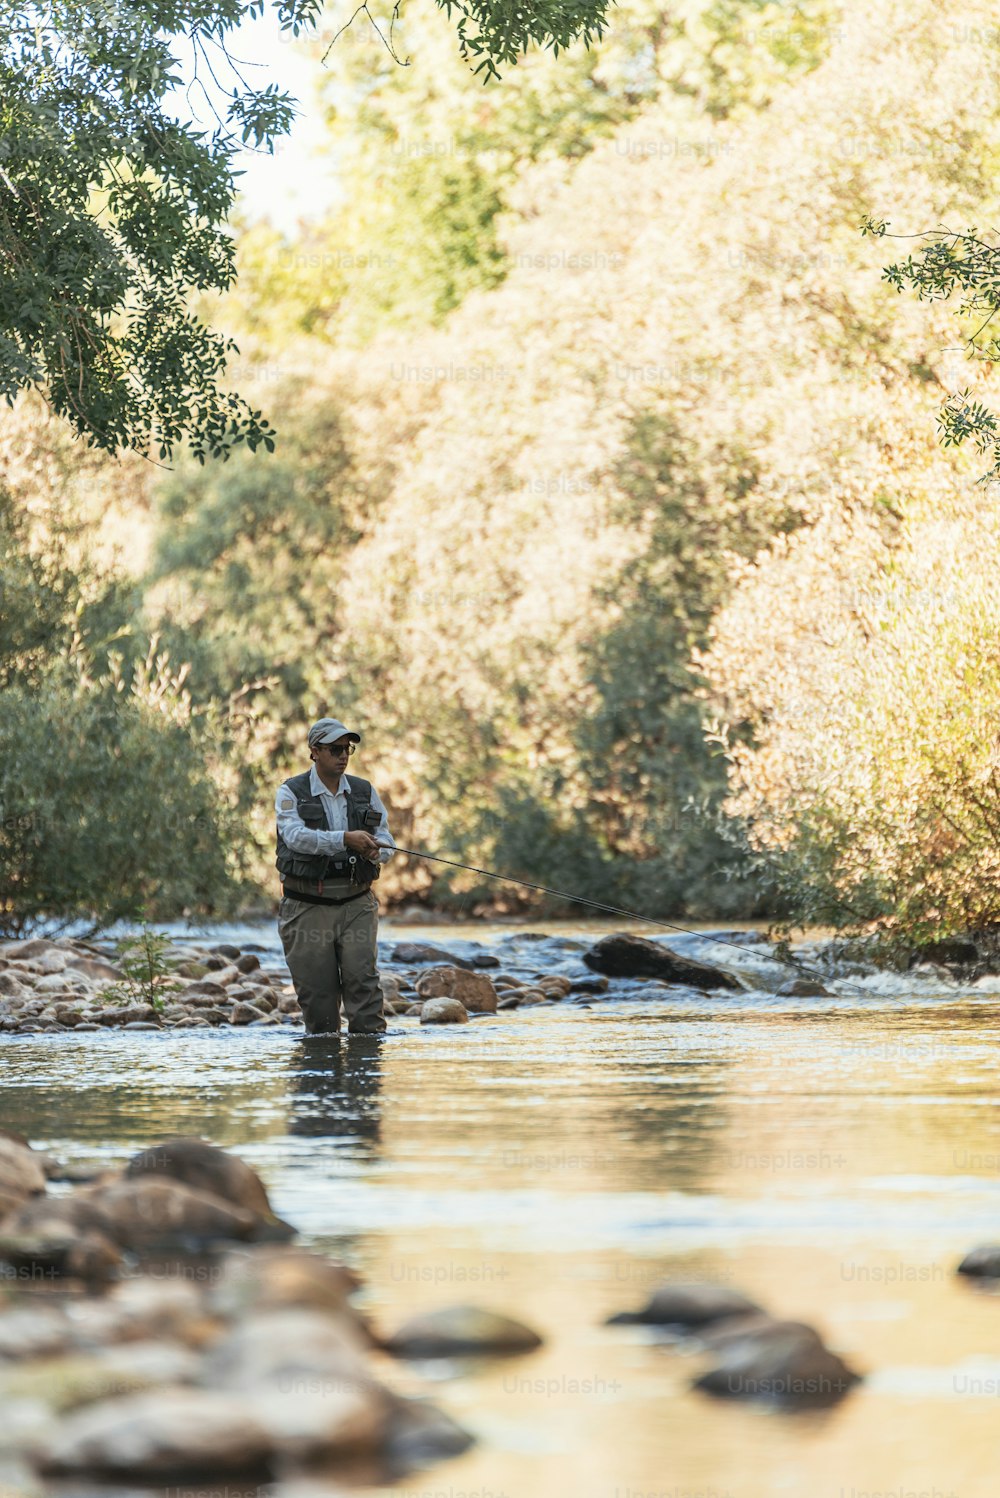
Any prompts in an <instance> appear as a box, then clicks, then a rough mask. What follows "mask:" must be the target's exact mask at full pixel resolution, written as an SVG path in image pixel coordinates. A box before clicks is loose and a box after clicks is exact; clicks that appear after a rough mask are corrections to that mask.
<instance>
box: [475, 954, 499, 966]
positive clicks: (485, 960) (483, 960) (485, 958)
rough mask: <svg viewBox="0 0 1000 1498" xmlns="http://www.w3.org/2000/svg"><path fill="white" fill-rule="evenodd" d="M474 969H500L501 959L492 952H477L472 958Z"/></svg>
mask: <svg viewBox="0 0 1000 1498" xmlns="http://www.w3.org/2000/svg"><path fill="white" fill-rule="evenodd" d="M472 966H473V967H499V966H500V958H499V957H495V956H494V955H493V953H492V952H476V953H474V954H473V957H472Z"/></svg>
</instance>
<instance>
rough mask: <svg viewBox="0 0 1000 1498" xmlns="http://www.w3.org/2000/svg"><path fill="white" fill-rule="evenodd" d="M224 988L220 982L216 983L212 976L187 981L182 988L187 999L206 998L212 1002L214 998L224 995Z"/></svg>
mask: <svg viewBox="0 0 1000 1498" xmlns="http://www.w3.org/2000/svg"><path fill="white" fill-rule="evenodd" d="M225 992H226V990H225V989H224V988H223V986H222V984H221V983H216V981H215V979H214V978H199V979H198V981H197V982H196V983H189V984H188V985H187V987H186V988H185V990H184V997H185V999H187V1000H191V999H196V998H206V999H209V1000H211V1001H212V1002H213V1003H214V1002H215V1000H216V999H221V998H223V997H224V995H225Z"/></svg>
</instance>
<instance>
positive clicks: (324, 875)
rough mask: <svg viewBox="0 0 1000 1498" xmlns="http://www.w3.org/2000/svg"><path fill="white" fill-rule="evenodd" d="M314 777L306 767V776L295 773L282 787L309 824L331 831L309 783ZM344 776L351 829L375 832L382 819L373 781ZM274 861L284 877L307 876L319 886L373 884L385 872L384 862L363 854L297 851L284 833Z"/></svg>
mask: <svg viewBox="0 0 1000 1498" xmlns="http://www.w3.org/2000/svg"><path fill="white" fill-rule="evenodd" d="M311 776H312V771H311V770H306V771H305V772H304V773H303V774H302V775H293V776H292V777H291V779H289V780H286V781H285V782H284V785H283V787H282V789H284V788H285V787H287V789H288V790H290V791H291V793H292V795H293V796H294V797H295V800H296V803H297V806H298V813H299V816H300V817H301V818H302V820H303V822H304V823H305V825H306V826H307V827H315V828H317V829H319V830H320V831H325V832H329V831H331V830H332V829H331V828H330V825H329V823H328V822H327V820H326V811H325V809H324V806H323V802H322V801H321V800H320V798H319V797H318V796H314V795H313V793H312V788H311V786H310V784H309V782H310V778H311ZM344 779H345V780H346V781H347V831H348V832H374V830H375V828H376V827H377V826H378V824H379V822H380V820H381V818H380V816H379V814H378V812H377V811H375V810H374V809H373V807H372V804H371V801H372V787H371V781H370V780H362V779H361V777H360V776H359V775H346V776H345V777H344ZM274 861H275V863H276V865H277V868H278V873H279V874H280V875H281V877H282V879H287V878H292V879H306V880H309V881H310V883H312V882H313V881H315V883H316V884H317V885H321V884H323V883H325V882H327V881H329V882H331V883H336V882H343V881H344V880H347V879H349V880H350V881H351V883H352V884H372V883H373V882H374V880H376V879H377V878H378V877H379V874H380V873H381V872H382V868H381V865H380V864H378V863H372V862H371V861H370V860H369V859H367V858H362V857H361V856H360V854H351V853H347V852H344V853H340V854H335V855H333V856H329V855H327V854H326V853H316V854H308V853H296V852H294V851H293V850H292V849H291V848H290V847H289V846H288V844H287V843H286V842H285V840H284V838H283V837H282V836H281V833H280V832H279V833H278V835H277V848H276V857H275V860H274Z"/></svg>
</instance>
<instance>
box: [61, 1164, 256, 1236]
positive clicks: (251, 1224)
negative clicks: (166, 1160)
mask: <svg viewBox="0 0 1000 1498" xmlns="http://www.w3.org/2000/svg"><path fill="white" fill-rule="evenodd" d="M81 1198H82V1199H83V1201H84V1202H85V1204H86V1205H87V1206H88V1207H89V1208H91V1209H92V1210H94V1211H96V1212H97V1213H98V1214H99V1217H100V1220H101V1226H102V1229H103V1231H104V1233H105V1235H106V1236H107V1237H109V1238H111V1239H112V1241H113V1242H115V1243H118V1244H120V1245H121V1246H122V1247H123V1248H178V1249H180V1250H182V1251H188V1252H192V1251H195V1250H197V1249H200V1248H203V1247H205V1246H207V1245H210V1244H212V1243H215V1242H218V1241H220V1240H223V1241H224V1240H226V1239H230V1240H232V1239H235V1240H236V1241H241V1240H242V1241H247V1240H251V1239H255V1238H257V1237H258V1236H260V1235H261V1231H262V1228H264V1222H263V1219H262V1218H261V1217H260V1216H259V1215H258V1214H257V1213H256V1212H252V1211H250V1210H249V1209H248V1208H246V1207H237V1206H234V1205H233V1203H232V1202H229V1201H226V1200H225V1199H224V1198H223V1197H221V1196H216V1195H214V1193H212V1192H210V1191H198V1190H196V1189H195V1188H194V1187H192V1186H187V1185H185V1184H184V1182H183V1181H177V1180H171V1179H169V1178H162V1177H157V1176H138V1177H134V1178H133V1177H125V1178H124V1179H119V1180H117V1181H111V1182H108V1183H102V1184H98V1185H96V1186H86V1187H84V1188H83V1190H82V1191H79V1192H77V1193H76V1198H75V1199H76V1200H77V1201H79V1200H80V1199H81Z"/></svg>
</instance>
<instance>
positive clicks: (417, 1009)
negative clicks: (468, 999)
mask: <svg viewBox="0 0 1000 1498" xmlns="http://www.w3.org/2000/svg"><path fill="white" fill-rule="evenodd" d="M429 1002H431V1003H434V1004H437V1003H439V1002H440V1001H439V1000H438V999H433V1000H430V1001H429ZM455 1002H456V1003H457V1002H458V1001H457V1000H456V1001H455ZM462 1007H463V1008H464V1007H465V1006H464V1005H463V1006H462ZM423 1012H424V1006H423V1004H410V1005H409V1006H408V1008H406V1009H404V1010H403V1013H404V1014H405V1015H406V1016H407V1018H409V1019H412V1018H413V1017H414V1016H415V1015H421V1014H423ZM460 1023H461V1022H460Z"/></svg>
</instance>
